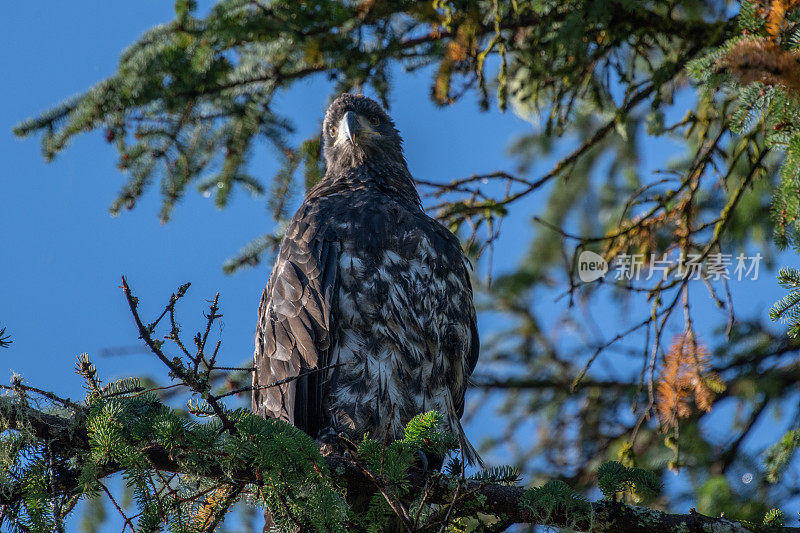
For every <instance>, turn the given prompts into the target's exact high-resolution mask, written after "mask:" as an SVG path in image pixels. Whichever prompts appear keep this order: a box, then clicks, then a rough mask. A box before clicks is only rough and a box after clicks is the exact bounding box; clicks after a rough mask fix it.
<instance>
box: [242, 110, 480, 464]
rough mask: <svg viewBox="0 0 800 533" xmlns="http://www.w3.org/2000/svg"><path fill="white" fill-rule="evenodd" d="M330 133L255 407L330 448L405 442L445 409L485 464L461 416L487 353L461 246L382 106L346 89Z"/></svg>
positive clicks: (275, 299) (290, 245) (283, 254)
mask: <svg viewBox="0 0 800 533" xmlns="http://www.w3.org/2000/svg"><path fill="white" fill-rule="evenodd" d="M323 137H324V138H325V145H324V149H325V157H326V162H327V171H326V174H325V178H324V179H323V180H322V181H321V182H320V183H319V184H318V185H317V186H316V187H314V188H313V189H312V190H311V191H310V192H309V193H308V196H307V197H306V199H305V202H304V203H303V205H302V206H301V207H300V209H299V210H298V212H297V214H296V215H295V216H294V218H293V219H292V222H291V223H290V225H289V227H288V229H287V232H286V236H285V237H284V239H283V241H282V243H281V247H280V251H279V253H278V257H277V260H276V263H275V267H274V269H273V271H272V275H271V276H270V279H269V282H268V284H267V287H266V289H265V290H264V293H263V296H262V298H261V305H260V306H259V313H258V314H259V317H258V329H257V333H256V349H255V372H254V377H253V385H254V390H253V409H254V410H255V412H257V413H258V414H260V415H262V416H266V417H274V418H280V419H283V420H287V421H289V422H291V423H293V424H294V425H296V426H297V427H299V428H301V429H303V430H304V431H306V432H307V433H308V434H309V435H310V436H311V437H313V438H316V439H319V440H321V441H325V442H331V439H332V438H335V435H337V434H339V433H345V434H348V435H350V436H351V437H352V438H356V439H358V438H360V437H361V436H363V434H364V433H367V432H368V433H370V435H373V436H376V437H379V438H382V437H383V436H384V434H385V432H386V431H387V430H388V433H389V434H388V435H387V436H388V437H389V438H390V439H391V438H397V437H400V436H402V428H403V426H404V425H405V424H406V423H407V422H408V421H409V420H410V419H411V418H412V417H413V416H414V415H416V414H418V413H421V412H425V411H429V410H432V409H434V410H436V411H439V412H440V413H441V414H443V415H444V417H445V425H446V427H447V428H448V429H449V430H451V431H452V432H453V433H454V434H456V435H457V436H458V437H459V439H460V441H461V445H462V448H463V450H464V453H465V456H466V457H467V458H468V459H469V460H470V461H471V462H475V461H477V460H478V456H477V453H476V452H475V450H474V448H473V447H472V446H471V445H470V444H469V441H468V440H467V439H466V436H465V435H464V431H463V429H462V428H461V424H460V421H459V419H460V418H461V416H462V414H463V412H464V394H465V392H466V387H467V380H468V378H469V376H470V374H471V373H472V371H473V369H474V367H475V363H476V362H477V358H478V333H477V328H476V323H475V310H474V307H473V303H472V288H471V286H470V280H469V273H468V270H467V261H466V258H465V257H464V254H463V252H462V250H461V247H460V245H459V242H458V240H457V239H456V237H455V236H454V235H453V234H452V233H450V232H449V231H448V230H447V229H446V228H445V227H444V226H442V225H441V224H439V223H438V222H436V221H435V220H433V219H432V218H430V217H428V216H427V215H426V214H425V213H424V212H423V211H422V208H421V206H420V199H419V196H418V194H417V191H416V188H415V186H414V182H413V179H412V177H411V174H410V173H409V171H408V168H407V166H406V163H405V159H404V157H403V153H402V146H401V144H402V141H401V139H400V136H399V134H398V132H397V130H396V129H395V126H394V123H393V122H392V120H391V119H390V118H389V117H388V115H386V113H385V112H384V111H383V109H381V107H380V106H379V105H378V104H377V103H376V102H374V101H373V100H371V99H369V98H366V97H364V96H359V95H352V94H343V95H341V96H340V97H339V98H337V99H336V101H335V102H333V104H331V106H330V108H329V109H328V112H327V114H326V117H325V121H324V124H323ZM292 377H295V379H290V380H289V382H287V383H285V384H283V385H280V386H275V387H268V385H271V384H273V383H275V382H277V381H280V380H286V379H287V378H292Z"/></svg>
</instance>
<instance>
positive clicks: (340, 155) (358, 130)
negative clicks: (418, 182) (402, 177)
mask: <svg viewBox="0 0 800 533" xmlns="http://www.w3.org/2000/svg"><path fill="white" fill-rule="evenodd" d="M322 137H323V139H324V147H325V160H326V162H327V166H328V170H329V171H330V170H331V169H336V170H340V171H344V170H346V169H348V168H352V167H357V166H360V165H363V164H365V163H376V164H382V163H390V164H391V163H394V164H400V165H402V166H403V167H405V159H404V158H403V146H402V143H403V140H402V139H401V138H400V134H399V133H398V131H397V129H396V128H395V126H394V122H392V119H391V118H389V115H387V114H386V111H384V110H383V108H382V107H381V106H380V105H379V104H378V102H376V101H375V100H373V99H371V98H368V97H366V96H363V95H360V94H350V93H344V94H342V95H340V96H339V97H338V98H337V99H336V100H334V101H333V103H332V104H331V105H330V107H329V108H328V112H327V113H326V114H325V120H324V122H323V124H322Z"/></svg>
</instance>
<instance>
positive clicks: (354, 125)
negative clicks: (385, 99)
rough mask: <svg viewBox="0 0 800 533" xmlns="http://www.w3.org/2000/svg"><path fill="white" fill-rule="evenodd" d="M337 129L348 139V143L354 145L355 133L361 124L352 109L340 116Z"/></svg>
mask: <svg viewBox="0 0 800 533" xmlns="http://www.w3.org/2000/svg"><path fill="white" fill-rule="evenodd" d="M339 129H340V131H341V132H342V134H344V136H345V137H347V139H348V140H349V141H350V144H352V145H353V146H355V145H356V135H357V134H358V132H359V130H360V129H361V125H360V124H359V122H358V117H357V116H356V114H355V113H353V112H352V111H348V112H346V113H345V114H344V116H343V117H342V120H341V122H340V123H339Z"/></svg>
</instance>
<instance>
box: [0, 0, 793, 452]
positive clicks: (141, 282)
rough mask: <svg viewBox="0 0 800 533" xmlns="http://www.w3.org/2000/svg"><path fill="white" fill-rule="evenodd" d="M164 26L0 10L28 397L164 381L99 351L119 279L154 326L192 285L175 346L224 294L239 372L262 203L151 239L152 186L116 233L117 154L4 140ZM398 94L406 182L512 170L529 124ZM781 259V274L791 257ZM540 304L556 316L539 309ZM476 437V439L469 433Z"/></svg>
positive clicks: (166, 228) (98, 140)
mask: <svg viewBox="0 0 800 533" xmlns="http://www.w3.org/2000/svg"><path fill="white" fill-rule="evenodd" d="M172 16H173V12H172V3H171V2H164V1H156V0H140V1H138V2H104V1H100V0H85V1H82V2H78V3H75V2H70V3H67V2H52V1H44V0H29V1H26V2H13V3H10V4H8V5H7V6H5V7H4V16H3V17H2V18H1V19H0V36H1V37H0V39H2V40H3V41H4V42H3V44H4V47H3V49H4V50H6V51H7V52H6V53H5V55H4V57H3V61H2V64H3V72H4V73H5V76H6V78H5V80H4V82H3V84H2V85H1V86H0V92H2V99H1V101H2V102H3V103H4V104H3V106H2V107H1V108H0V160H1V161H2V163H3V167H2V168H3V174H4V175H3V177H4V180H3V188H2V195H0V228H2V233H0V235H2V244H0V324H1V325H2V326H5V327H7V328H8V332H9V333H10V334H11V335H12V337H13V340H14V344H13V346H12V347H11V349H9V350H3V351H1V352H0V370H3V371H4V372H6V374H7V376H10V373H11V371H16V372H19V373H21V374H22V375H23V376H24V378H25V379H26V381H28V382H29V383H31V384H35V385H38V386H43V387H45V388H48V389H51V390H53V391H54V392H56V393H58V394H61V395H65V396H71V397H73V398H76V397H80V395H81V394H82V389H81V380H80V378H79V377H78V376H77V375H75V374H74V372H73V368H74V362H75V357H76V355H78V354H80V353H83V352H87V353H88V354H89V355H90V357H92V359H93V361H94V362H95V364H96V365H97V366H98V368H99V369H100V373H101V377H102V376H104V377H105V378H106V379H107V380H108V379H111V378H114V377H122V376H129V375H142V374H158V375H162V376H163V375H164V372H163V369H162V368H161V366H160V365H159V364H157V363H156V362H155V361H154V359H153V358H151V357H149V356H147V355H146V354H144V353H143V352H142V353H138V354H137V353H131V354H129V355H120V356H113V357H104V356H103V355H102V354H103V353H104V351H105V350H107V349H109V348H131V347H136V346H138V344H139V342H138V341H137V335H136V332H135V330H134V326H133V323H132V321H131V319H130V314H129V311H128V308H127V305H126V304H125V301H124V298H123V295H122V292H121V290H120V288H119V286H120V277H121V276H122V275H123V274H124V275H126V276H127V278H128V281H129V283H130V284H131V285H132V287H133V289H134V291H135V293H136V294H137V296H139V297H140V299H141V300H142V302H143V306H142V308H141V310H142V312H143V313H145V314H148V315H149V316H153V317H154V316H156V315H157V314H158V312H160V310H161V308H162V307H163V305H164V304H165V303H166V301H167V298H168V297H169V294H170V293H171V292H172V291H174V290H175V289H176V288H177V287H178V286H179V285H180V284H182V283H184V282H186V281H191V282H192V288H191V289H190V291H189V294H188V296H187V298H186V299H185V302H184V303H183V310H184V311H183V314H182V317H183V323H184V325H185V330H186V331H190V330H192V328H195V327H198V326H199V325H200V324H201V322H202V317H201V316H200V311H201V310H202V309H203V306H204V305H205V301H206V300H207V299H210V298H212V297H213V296H214V294H215V293H216V292H217V291H219V292H220V294H221V300H220V301H221V307H222V312H223V313H224V318H223V328H222V329H223V331H222V333H223V348H222V353H221V356H220V359H221V364H230V365H236V364H239V363H241V362H242V361H244V360H246V359H247V358H249V357H251V354H252V337H253V330H254V325H255V317H256V309H257V305H258V301H259V297H260V293H261V290H262V288H263V286H264V284H265V282H266V279H267V276H268V273H269V267H268V265H263V266H261V267H259V268H255V269H249V270H244V271H242V272H240V273H238V274H236V275H233V276H226V275H224V274H223V273H222V270H221V265H222V263H223V262H224V260H225V259H227V258H229V257H231V256H232V255H234V254H235V252H236V251H237V250H238V249H239V248H240V247H241V246H242V245H244V244H246V243H247V242H248V241H249V240H250V239H252V238H254V237H256V236H258V235H261V234H262V233H265V232H266V231H269V230H270V229H271V222H270V218H269V214H268V212H267V209H266V203H265V200H264V199H263V198H253V197H250V196H248V195H247V194H245V193H244V192H242V191H239V192H238V193H237V194H236V195H235V197H234V198H233V201H232V202H231V204H230V206H229V207H228V208H227V209H225V210H222V211H220V210H217V209H216V208H215V207H214V206H213V201H212V200H211V199H206V198H203V197H202V196H200V195H199V194H195V193H192V194H190V195H189V196H188V197H187V198H186V199H185V200H184V201H183V202H182V205H180V206H178V208H177V209H176V210H175V213H174V218H173V220H172V221H171V222H170V223H168V224H166V225H161V224H159V222H158V219H157V216H156V215H157V211H158V209H159V198H158V195H157V187H156V188H154V190H153V191H151V194H149V195H147V197H146V198H145V199H144V201H142V202H141V203H140V204H139V205H138V206H137V208H136V209H135V210H134V211H132V212H125V213H123V214H122V215H121V216H119V217H117V218H112V217H110V216H109V214H108V211H107V207H108V205H109V204H110V203H111V201H112V200H113V198H114V196H115V194H116V193H117V191H118V190H119V189H120V188H121V186H122V184H123V183H124V179H125V176H123V175H122V174H121V173H120V171H119V170H118V169H117V167H116V158H115V155H116V154H115V151H114V150H113V148H112V147H111V146H109V145H107V144H106V143H105V141H104V140H103V138H102V133H92V134H89V135H85V136H81V137H78V138H77V139H76V140H75V141H74V144H73V145H72V146H71V147H70V148H69V149H68V150H67V151H66V152H64V153H63V154H61V155H60V156H58V157H57V158H56V160H55V161H54V162H53V163H51V164H46V163H45V162H44V161H43V159H42V157H41V154H40V148H39V143H38V139H28V140H19V139H17V138H15V137H13V135H12V134H11V128H12V127H13V125H14V124H16V123H17V122H19V121H20V120H22V119H24V118H27V117H29V116H31V115H34V114H36V113H37V112H39V111H41V110H44V109H46V108H48V107H49V106H50V105H52V104H54V103H56V102H59V101H61V100H63V99H65V98H67V97H69V96H71V95H73V94H75V93H78V92H81V91H83V90H85V89H86V88H87V87H89V86H90V85H92V84H93V83H95V82H97V81H100V80H101V79H102V78H103V77H105V76H107V75H109V74H111V73H112V72H113V71H114V69H115V66H116V62H117V57H118V55H119V53H120V51H121V50H122V49H123V48H125V47H126V46H127V45H128V44H130V43H131V42H133V41H134V40H135V39H136V38H137V37H138V36H139V35H140V34H141V33H142V32H144V31H145V30H146V29H148V28H150V27H151V26H153V25H154V24H157V23H160V22H166V21H168V20H170V19H171V18H172ZM11 51H13V53H12V52H11ZM395 79H396V82H397V85H396V87H395V89H394V90H393V92H392V108H391V114H392V116H393V117H394V119H395V121H396V123H397V125H398V128H399V129H400V131H401V134H402V135H403V136H404V138H405V140H406V143H405V148H406V155H407V158H408V162H409V167H410V169H411V171H412V173H414V174H415V175H416V176H417V177H420V178H425V179H438V180H445V179H449V178H453V177H460V176H466V175H469V174H473V173H475V172H482V171H487V172H488V171H493V170H498V169H505V170H512V169H513V166H514V162H513V160H511V159H509V158H508V157H507V154H506V148H507V146H508V145H509V144H510V142H511V141H512V140H513V139H514V138H516V137H517V136H519V135H520V134H522V133H526V132H529V131H531V128H532V126H531V125H530V124H529V123H528V122H526V121H524V120H522V119H520V118H518V117H516V116H514V115H513V113H506V114H501V113H499V112H498V111H496V110H491V111H490V112H487V113H479V112H478V106H477V103H476V102H475V100H474V99H472V98H467V99H466V100H465V101H464V102H462V103H460V104H459V105H456V106H454V107H452V108H447V109H439V108H436V107H435V106H433V105H432V104H431V103H430V98H429V87H430V82H431V79H430V73H429V72H427V71H423V73H422V74H418V75H415V76H405V75H404V76H399V75H398V76H396V77H395ZM329 94H330V87H329V85H328V84H327V83H326V82H324V81H319V80H318V81H314V82H311V83H307V82H302V83H299V84H297V85H295V86H294V88H293V89H292V90H291V91H289V92H287V93H286V94H283V95H281V96H280V98H279V104H280V105H279V110H280V111H281V112H283V113H284V114H287V115H289V116H291V117H292V119H293V121H294V125H295V126H296V128H297V132H296V135H295V140H300V139H303V138H305V137H307V136H308V135H310V134H311V133H312V132H313V131H314V129H316V128H317V127H318V126H319V120H320V117H321V116H322V114H323V112H324V109H325V105H326V101H327V97H328V95H329ZM442 154H446V156H445V157H444V158H443V157H442ZM272 155H273V154H272V152H271V149H270V148H269V147H268V146H267V145H266V144H263V145H262V146H260V147H259V149H258V150H257V155H256V156H255V158H254V159H253V162H252V165H251V173H252V174H254V175H257V176H261V177H269V176H270V175H272V174H273V173H274V172H275V170H276V165H275V161H274V158H273V157H272ZM668 156H671V154H670V153H665V152H664V150H663V148H662V145H655V144H652V145H651V144H646V145H645V153H644V158H645V162H646V164H647V165H648V166H652V167H655V166H658V165H660V164H663V162H664V161H665V160H666V158H667V157H668ZM443 159H444V160H446V165H445V164H443V163H442V161H443ZM548 163H551V161H549V160H548V161H543V162H542V165H541V166H540V167H538V168H536V169H534V174H536V173H539V172H541V171H544V170H547V169H548V168H549V165H548ZM544 198H545V195H544V194H541V195H539V196H537V197H535V198H532V199H530V200H529V201H528V203H527V204H526V205H525V206H523V207H522V209H521V210H520V211H521V212H522V214H520V215H514V216H512V217H511V218H510V219H509V220H507V221H506V222H504V234H503V238H502V239H501V241H500V242H499V243H498V247H497V252H496V254H495V268H496V269H498V270H499V271H503V270H505V269H507V268H510V267H513V265H514V263H515V261H516V259H517V258H519V257H520V255H521V253H523V252H524V251H525V250H526V247H527V243H528V242H529V239H530V238H531V236H532V231H533V227H532V225H531V224H530V223H529V220H528V218H527V217H529V216H530V214H531V212H532V211H531V209H533V208H536V207H540V206H541V203H542V201H543V199H544ZM296 200H297V201H299V198H298V199H296ZM780 260H781V262H783V263H784V264H786V263H787V262H788V261H794V260H795V257H794V256H782V257H781V258H780ZM735 296H736V299H737V301H738V302H739V304H740V305H739V308H740V309H741V308H742V307H743V306H744V308H745V309H746V311H747V312H746V313H744V314H745V315H746V316H753V315H755V314H761V315H762V316H763V314H764V313H765V312H766V310H767V309H768V308H769V306H770V305H771V304H772V302H774V301H775V300H776V299H777V298H778V297H780V296H781V291H780V290H779V289H778V287H777V285H776V284H775V283H774V278H773V276H771V275H770V274H769V273H767V272H762V275H761V278H760V280H759V282H757V283H756V282H753V283H750V284H748V285H747V286H746V287H744V286H743V287H735ZM541 305H542V306H548V305H552V303H551V302H549V301H547V300H546V299H545V300H543V301H542V302H541ZM705 316H709V317H711V319H709V320H708V322H707V323H703V320H702V319H701V320H700V322H701V323H700V324H698V325H699V326H700V327H701V328H708V327H711V326H713V325H716V324H718V323H719V322H720V320H721V318H720V316H721V315H719V314H716V311H714V310H713V306H711V305H710V304H709V306H708V314H707V315H706V314H704V315H703V317H705ZM617 318H618V317H616V316H614V315H613V314H609V316H604V317H602V318H601V326H613V325H615V323H616V321H617ZM481 328H482V333H483V334H484V335H488V334H489V333H490V332H491V329H492V320H491V319H489V318H487V319H486V320H485V321H482V324H481ZM613 332H614V330H612V329H610V328H609V329H607V330H606V333H607V334H608V333H611V334H613ZM0 378H3V376H2V372H0ZM3 379H5V378H3ZM782 429H783V427H782V426H780V425H779V424H775V423H774V422H773V423H771V425H768V426H767V427H765V428H764V431H763V432H760V433H761V436H760V437H759V439H762V440H760V441H756V442H753V443H752V446H754V447H758V446H760V445H763V443H764V442H765V441H764V440H763V438H764V436H765V435H767V436H770V437H771V436H773V435H777V434H778V433H780V432H781V431H782ZM486 430H487V428H485V427H474V428H471V431H474V432H476V433H478V434H480V433H481V432H482V431H486Z"/></svg>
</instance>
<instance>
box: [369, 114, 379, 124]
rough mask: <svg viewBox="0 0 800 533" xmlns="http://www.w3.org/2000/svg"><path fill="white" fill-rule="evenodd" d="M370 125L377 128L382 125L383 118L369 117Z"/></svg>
mask: <svg viewBox="0 0 800 533" xmlns="http://www.w3.org/2000/svg"><path fill="white" fill-rule="evenodd" d="M369 123H370V124H372V125H373V126H377V125H379V124H380V123H381V117H379V116H378V115H372V116H371V117H369Z"/></svg>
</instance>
